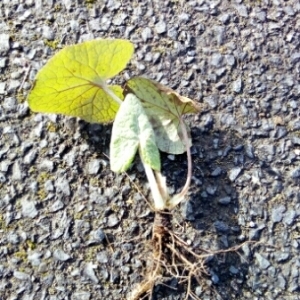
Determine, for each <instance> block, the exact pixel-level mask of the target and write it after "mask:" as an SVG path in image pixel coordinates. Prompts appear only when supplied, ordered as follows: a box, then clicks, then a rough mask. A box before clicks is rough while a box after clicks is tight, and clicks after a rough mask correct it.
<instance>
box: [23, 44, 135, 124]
mask: <svg viewBox="0 0 300 300" xmlns="http://www.w3.org/2000/svg"><path fill="white" fill-rule="evenodd" d="M132 54H133V45H132V43H131V42H129V41H127V40H117V39H116V40H109V39H108V40H101V39H98V40H92V41H87V42H84V43H81V44H77V45H73V46H67V47H65V48H64V49H62V50H61V51H59V52H58V53H57V54H56V55H54V56H53V57H52V58H51V59H50V60H49V61H48V63H47V64H46V65H45V66H44V67H43V68H42V69H41V70H40V71H39V72H38V74H37V76H36V79H35V82H34V86H33V88H32V90H31V92H30V94H29V97H28V103H29V107H30V108H31V110H33V111H35V112H45V113H60V114H65V115H69V116H74V117H79V118H81V119H83V120H85V121H87V122H92V123H102V122H104V123H105V122H110V121H112V120H113V119H114V117H115V115H116V112H117V111H118V109H119V106H120V103H118V102H117V101H119V102H120V100H119V99H118V98H117V100H116V99H114V98H116V97H114V95H115V96H117V97H119V98H120V99H123V95H122V91H123V90H122V88H121V87H120V86H117V85H114V86H107V84H106V80H107V79H109V78H111V77H113V76H115V75H117V74H118V73H119V72H120V71H122V70H123V69H124V68H125V67H126V64H127V63H128V61H129V60H130V58H131V56H132Z"/></svg>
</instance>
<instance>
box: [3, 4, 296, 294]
mask: <svg viewBox="0 0 300 300" xmlns="http://www.w3.org/2000/svg"><path fill="white" fill-rule="evenodd" d="M299 11H300V3H299V1H296V0H293V1H292V0H291V1H282V0H281V1H279V0H274V1H269V0H260V1H242V0H237V1H201V0H199V1H181V0H178V1H156V0H153V1H145V0H143V1H126V0H124V1H100V0H99V1H97V0H96V1H71V0H64V1H53V0H47V1H41V0H39V1H32V0H24V1H17V0H1V1H0V299H3V300H4V299H5V300H6V299H10V300H12V299H51V300H54V299H74V300H75V299H78V300H85V299H112V300H119V299H127V297H128V294H129V293H130V291H131V290H132V287H133V286H134V285H135V284H136V283H138V282H139V281H140V280H141V279H142V275H143V272H144V270H145V261H147V251H149V247H150V246H151V245H149V237H150V236H151V226H152V223H153V213H152V212H151V209H150V207H149V206H148V205H147V203H146V201H145V200H144V198H143V197H144V196H145V197H146V198H148V199H149V200H150V201H151V197H150V195H149V190H148V184H147V182H146V178H145V175H144V172H143V169H142V166H141V164H140V163H139V161H138V160H137V161H136V164H135V165H134V166H133V167H132V169H131V170H130V171H129V172H128V174H122V175H115V174H114V173H113V172H111V171H110V169H109V159H108V157H107V156H106V155H108V154H109V141H110V132H111V125H105V126H103V125H97V124H87V123H85V122H83V121H81V120H77V119H75V118H70V117H64V116H57V115H46V114H42V113H39V114H36V113H32V112H30V110H29V108H28V104H27V102H26V97H27V95H28V93H29V91H30V88H31V87H32V84H33V80H34V78H35V75H36V73H37V71H38V70H40V69H41V67H42V66H43V65H44V64H45V63H46V62H47V61H48V59H49V58H50V57H52V56H53V55H54V54H55V53H56V52H57V51H59V50H60V49H62V48H63V47H64V46H65V45H69V44H75V43H78V42H81V41H84V40H89V39H94V38H123V39H124V38H125V39H129V40H130V41H132V42H133V43H134V45H135V48H136V49H135V55H134V58H133V60H132V61H131V63H130V64H129V66H128V68H127V69H126V70H125V71H124V72H122V73H121V74H120V76H118V77H117V78H116V79H115V82H117V83H121V84H123V83H124V82H125V80H127V79H128V78H131V77H132V76H134V75H143V76H146V77H148V78H151V79H155V80H157V81H159V82H161V83H162V84H165V85H168V86H170V87H171V88H174V89H176V91H177V92H179V93H180V94H182V95H185V96H187V97H190V98H192V99H194V100H195V101H198V102H199V103H202V104H203V106H204V107H205V109H204V111H203V112H202V113H200V114H198V115H196V116H191V117H189V118H188V122H189V124H190V126H191V133H192V138H193V147H192V156H193V164H194V170H193V181H192V187H191V189H190V192H189V196H188V202H187V203H186V204H184V205H182V206H181V207H180V208H178V209H176V211H175V212H174V224H177V226H175V227H174V228H175V229H176V230H177V232H178V234H180V236H181V238H183V239H184V240H185V241H187V242H188V243H189V244H190V245H191V247H193V249H195V250H197V249H205V250H208V251H216V250H219V249H227V248H229V247H236V246H238V245H240V244H242V243H243V242H245V241H257V242H259V244H257V245H254V244H251V243H248V244H245V245H244V246H243V247H242V249H241V250H240V251H239V252H238V253H229V254H227V255H214V256H212V258H211V259H210V260H209V261H208V262H207V270H208V275H206V276H204V277H203V284H199V283H198V282H196V281H195V282H194V284H193V291H194V293H195V294H196V295H197V296H198V297H199V298H200V299H251V300H252V299H291V300H292V299H300V295H299V290H300V289H299V267H300V259H299V243H300V235H299V231H300V229H299V214H300V191H299V183H300V164H299V160H300V135H299V133H300V120H299V115H300V111H299V94H300V83H299V70H300V50H299V49H300V47H299V44H300V30H299V28H300V18H299ZM162 164H163V172H164V174H165V175H166V176H167V178H168V184H169V186H170V191H173V192H176V191H177V190H180V188H181V187H182V185H183V184H184V181H185V173H186V157H185V155H179V156H168V155H166V154H162ZM185 290H186V286H185V285H184V284H183V285H180V282H178V281H177V280H175V279H174V278H173V279H172V278H170V280H169V281H167V282H166V284H165V285H158V286H156V287H155V288H154V291H153V295H152V298H153V299H184V297H185V293H184V291H185Z"/></svg>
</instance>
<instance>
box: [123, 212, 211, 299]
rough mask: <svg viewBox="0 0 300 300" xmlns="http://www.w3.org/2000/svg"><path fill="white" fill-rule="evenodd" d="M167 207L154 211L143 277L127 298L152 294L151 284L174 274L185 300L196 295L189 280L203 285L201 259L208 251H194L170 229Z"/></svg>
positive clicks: (205, 273) (169, 215)
mask: <svg viewBox="0 0 300 300" xmlns="http://www.w3.org/2000/svg"><path fill="white" fill-rule="evenodd" d="M171 217H172V214H170V212H169V211H161V212H156V213H155V218H154V224H153V231H152V240H151V247H152V254H151V256H152V257H149V264H148V266H147V269H146V274H145V276H144V280H143V281H142V282H141V283H140V284H138V285H137V286H136V287H135V289H134V290H133V291H132V293H131V295H130V298H129V299H130V300H140V299H146V298H147V297H148V299H151V298H152V291H153V288H154V286H155V285H157V284H163V283H165V282H166V281H168V280H169V279H172V278H176V279H177V280H178V282H179V284H186V286H187V290H186V296H185V300H187V299H188V298H189V297H190V298H192V299H195V300H198V299H199V298H198V297H197V296H196V295H195V294H194V293H193V291H192V280H193V279H196V280H197V281H198V283H199V284H200V285H201V286H203V280H202V281H201V278H202V279H203V276H205V275H209V274H208V273H207V271H206V269H205V260H206V258H207V257H209V256H210V255H211V253H203V251H204V250H202V253H201V254H198V253H196V252H194V251H193V250H192V249H191V248H190V247H189V246H188V245H187V244H186V243H185V242H184V241H183V240H182V239H180V237H179V236H177V235H176V234H174V233H173V231H172V224H171Z"/></svg>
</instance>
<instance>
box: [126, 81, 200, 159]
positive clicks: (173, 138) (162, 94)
mask: <svg viewBox="0 0 300 300" xmlns="http://www.w3.org/2000/svg"><path fill="white" fill-rule="evenodd" d="M127 93H133V94H135V95H136V96H137V97H138V98H139V99H140V101H141V103H142V105H143V107H144V109H145V111H146V113H147V115H148V117H149V120H150V122H151V124H152V127H153V130H154V132H155V137H156V144H157V146H158V148H159V149H160V150H161V151H164V152H167V153H172V154H181V153H184V152H185V151H186V146H185V144H184V138H183V133H182V127H181V126H180V119H181V117H182V115H184V114H188V113H197V112H199V111H200V106H199V104H197V103H196V102H194V101H193V100H191V99H189V98H186V97H183V96H180V95H179V94H177V93H176V92H175V91H174V90H172V89H170V88H168V87H165V86H163V85H161V84H160V83H158V82H155V81H152V80H150V79H146V78H142V77H134V78H132V79H130V80H129V81H128V82H127V83H126V86H125V89H124V94H125V95H126V94H127ZM187 131H188V130H187ZM188 132H189V131H188ZM189 143H190V145H191V139H190V138H189Z"/></svg>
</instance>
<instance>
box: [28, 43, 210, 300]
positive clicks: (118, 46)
mask: <svg viewBox="0 0 300 300" xmlns="http://www.w3.org/2000/svg"><path fill="white" fill-rule="evenodd" d="M132 54H133V45H132V44H131V43H130V42H129V41H126V40H94V41H88V42H84V43H82V44H78V45H74V46H68V47H65V48H64V49H63V50H61V51H60V52H58V53H57V54H56V55H55V56H54V57H53V58H52V59H50V60H49V62H48V63H47V64H46V65H45V67H44V68H42V69H41V70H40V72H39V73H38V74H37V77H36V80H35V83H34V86H33V89H32V91H31V93H30V95H29V98H28V102H29V106H30V108H31V109H32V110H33V111H39V112H46V113H61V114H65V115H70V116H75V117H80V118H81V119H84V120H85V121H88V122H93V123H107V122H110V121H113V120H115V121H114V125H113V129H112V138H111V144H110V161H111V169H112V170H113V171H115V172H116V173H119V172H124V171H126V170H127V169H128V168H129V167H130V166H131V164H132V162H133V160H134V157H135V155H136V152H138V153H139V155H140V158H141V161H142V163H143V165H144V169H145V172H146V175H147V179H148V181H149V184H150V189H151V193H152V198H153V203H154V204H153V207H154V211H155V219H154V224H153V235H152V247H153V253H152V259H151V260H150V263H149V264H148V267H147V271H146V275H145V278H144V280H143V281H142V282H141V283H140V284H139V285H138V286H137V287H136V288H135V289H134V290H133V291H132V294H131V297H130V299H131V300H137V299H141V298H142V297H143V295H147V294H148V293H151V291H152V289H153V287H154V286H155V284H157V283H163V282H164V281H165V280H166V278H170V277H176V278H177V279H179V281H180V282H186V283H187V293H186V295H187V296H186V299H187V298H188V297H189V296H190V297H192V298H193V299H197V297H196V295H195V294H194V293H193V292H192V289H191V282H192V281H191V280H192V278H195V279H198V280H200V277H201V275H202V274H203V273H205V272H206V271H205V267H204V261H205V257H207V256H208V255H210V254H209V253H208V254H203V252H202V254H198V253H196V252H194V251H193V250H192V249H191V248H189V247H188V245H187V244H186V243H185V242H184V241H183V240H182V239H181V238H180V237H179V236H177V235H176V234H175V233H174V232H173V231H172V226H171V216H172V213H171V212H172V209H174V208H175V207H176V206H177V205H178V204H179V203H181V202H182V201H183V200H184V199H185V196H186V194H187V192H188V189H189V186H190V182H191V176H192V160H191V153H190V146H191V138H190V135H189V129H188V127H187V125H186V124H185V122H184V120H183V118H182V116H183V115H184V114H187V113H197V112H199V111H200V108H199V105H198V104H197V103H195V102H194V101H192V100H191V99H189V98H186V97H183V96H180V95H179V94H177V93H176V92H175V91H173V90H172V89H170V88H168V87H165V86H163V85H161V84H159V83H158V82H155V81H152V80H149V79H146V78H142V77H134V78H132V79H130V80H129V81H127V83H126V85H125V88H124V89H123V88H122V87H120V86H118V85H108V84H107V80H108V79H110V78H111V77H113V76H115V75H117V74H118V73H119V72H120V71H122V70H123V69H124V68H125V66H126V64H127V62H128V61H129V59H130V58H131V56H132ZM123 100H124V101H123ZM159 150H160V151H163V152H167V153H171V154H181V153H184V152H187V161H188V171H187V179H186V183H185V185H184V187H183V188H182V191H181V192H180V193H178V194H176V195H173V196H171V195H169V193H168V189H167V186H166V179H165V178H164V177H163V176H162V174H161V164H160V155H159Z"/></svg>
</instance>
